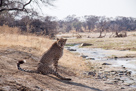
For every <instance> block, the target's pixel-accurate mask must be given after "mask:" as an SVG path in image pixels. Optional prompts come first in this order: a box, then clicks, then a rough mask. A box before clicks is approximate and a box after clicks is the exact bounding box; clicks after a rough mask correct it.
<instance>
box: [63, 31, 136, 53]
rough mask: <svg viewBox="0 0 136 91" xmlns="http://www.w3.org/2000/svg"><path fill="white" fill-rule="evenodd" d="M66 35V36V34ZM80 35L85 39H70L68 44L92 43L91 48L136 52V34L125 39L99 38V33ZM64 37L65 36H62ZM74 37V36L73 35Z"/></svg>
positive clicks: (130, 34)
mask: <svg viewBox="0 0 136 91" xmlns="http://www.w3.org/2000/svg"><path fill="white" fill-rule="evenodd" d="M110 34H111V33H108V34H107V36H109V35H110ZM65 35H66V34H65ZM68 35H69V36H70V34H67V36H68ZM80 35H83V36H84V37H83V38H80V39H77V38H74V39H69V40H68V43H91V44H93V46H90V47H92V48H104V49H116V50H132V51H136V47H135V45H136V36H135V35H136V32H128V37H125V38H109V37H105V38H97V37H98V35H99V33H96V34H95V33H90V34H87V33H86V37H85V33H80ZM88 35H90V36H93V38H87V36H88ZM62 36H63V35H62ZM71 37H72V35H71Z"/></svg>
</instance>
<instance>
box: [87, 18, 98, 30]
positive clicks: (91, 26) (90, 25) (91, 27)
mask: <svg viewBox="0 0 136 91" xmlns="http://www.w3.org/2000/svg"><path fill="white" fill-rule="evenodd" d="M85 19H86V24H87V26H88V29H89V32H90V31H93V30H94V29H95V25H96V23H97V22H98V17H97V16H85Z"/></svg>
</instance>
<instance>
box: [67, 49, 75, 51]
mask: <svg viewBox="0 0 136 91" xmlns="http://www.w3.org/2000/svg"><path fill="white" fill-rule="evenodd" d="M67 50H69V51H76V49H67Z"/></svg>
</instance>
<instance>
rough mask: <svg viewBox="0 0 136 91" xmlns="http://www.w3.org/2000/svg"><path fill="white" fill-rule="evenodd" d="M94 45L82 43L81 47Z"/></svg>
mask: <svg viewBox="0 0 136 91" xmlns="http://www.w3.org/2000/svg"><path fill="white" fill-rule="evenodd" d="M91 45H93V44H90V43H82V44H81V45H80V46H91Z"/></svg>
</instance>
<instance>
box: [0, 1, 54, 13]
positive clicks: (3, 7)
mask: <svg viewBox="0 0 136 91" xmlns="http://www.w3.org/2000/svg"><path fill="white" fill-rule="evenodd" d="M53 1H55V0H0V13H2V12H3V11H24V12H27V13H28V12H29V11H30V10H32V9H33V8H32V7H31V8H27V6H28V5H30V3H33V4H36V5H37V6H38V7H39V8H40V4H43V5H45V6H47V5H52V6H53V4H52V2H53ZM40 9H41V8H40Z"/></svg>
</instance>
